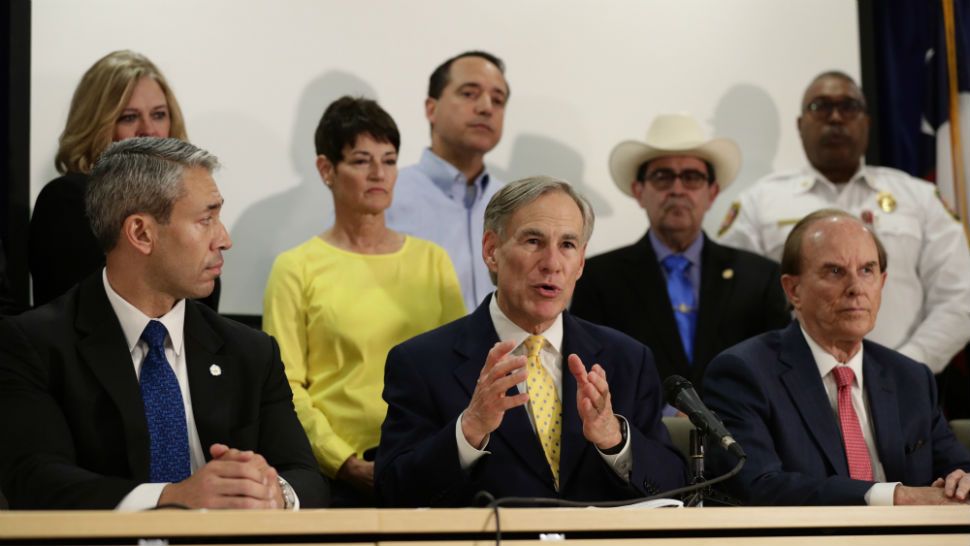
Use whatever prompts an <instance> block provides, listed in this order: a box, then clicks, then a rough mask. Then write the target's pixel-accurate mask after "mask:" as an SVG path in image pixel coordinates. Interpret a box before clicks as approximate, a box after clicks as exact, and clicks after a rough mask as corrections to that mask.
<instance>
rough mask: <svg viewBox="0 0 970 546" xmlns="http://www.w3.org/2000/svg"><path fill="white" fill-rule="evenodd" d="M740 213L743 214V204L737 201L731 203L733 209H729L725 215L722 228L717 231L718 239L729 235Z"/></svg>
mask: <svg viewBox="0 0 970 546" xmlns="http://www.w3.org/2000/svg"><path fill="white" fill-rule="evenodd" d="M739 212H741V202H740V201H735V202H733V203H731V208H729V209H728V211H727V214H725V215H724V221H723V222H721V227H720V228H719V229H718V230H717V236H718V237H720V236H722V235H724V234H725V233H727V230H729V229H731V225H732V224H734V221H735V220H736V219H737V217H738V213H739Z"/></svg>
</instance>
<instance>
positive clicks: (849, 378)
mask: <svg viewBox="0 0 970 546" xmlns="http://www.w3.org/2000/svg"><path fill="white" fill-rule="evenodd" d="M832 373H833V374H835V382H836V383H837V384H838V385H839V388H840V389H841V388H842V387H848V386H850V385H852V382H853V381H854V380H855V372H854V371H852V368H850V367H848V366H836V367H834V368H832Z"/></svg>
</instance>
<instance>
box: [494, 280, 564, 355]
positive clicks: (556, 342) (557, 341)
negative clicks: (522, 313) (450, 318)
mask: <svg viewBox="0 0 970 546" xmlns="http://www.w3.org/2000/svg"><path fill="white" fill-rule="evenodd" d="M488 313H489V315H491V317H492V324H493V325H494V326H495V333H497V334H498V339H499V340H500V341H508V340H510V339H511V340H514V341H515V347H516V349H517V348H518V347H519V346H520V345H522V343H523V342H524V341H525V339H526V338H527V337H529V336H530V335H532V332H526V331H525V330H523V329H522V328H519V326H518V325H517V324H515V323H514V322H512V321H511V320H510V319H509V318H508V317H507V316H505V313H503V312H502V309H500V308H499V306H498V292H493V293H492V301H490V302H489V304H488ZM539 335H541V336H542V337H544V338H546V343H547V344H548V345H549V346H550V347H552V348H553V349H555V351H556V352H557V353H559V352H562V313H559V316H557V317H556V320H555V321H553V323H552V325H551V326H549V328H547V329H546V331H545V332H540V334H539Z"/></svg>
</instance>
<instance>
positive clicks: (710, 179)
mask: <svg viewBox="0 0 970 546" xmlns="http://www.w3.org/2000/svg"><path fill="white" fill-rule="evenodd" d="M691 157H694V156H691ZM654 159H660V158H659V157H655V158H653V159H648V160H646V161H644V162H643V163H641V164H640V166H639V167H638V168H637V182H646V181H647V169H649V168H650V162H651V161H653V160H654ZM697 159H700V158H699V157H698V158H697ZM701 161H703V162H704V165H705V166H706V167H707V183H708V184H713V183H714V182H716V181H717V173H716V172H714V164H713V163H711V162H710V161H707V160H706V159H701Z"/></svg>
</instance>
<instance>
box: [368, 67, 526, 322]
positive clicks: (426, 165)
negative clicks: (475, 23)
mask: <svg viewBox="0 0 970 546" xmlns="http://www.w3.org/2000/svg"><path fill="white" fill-rule="evenodd" d="M508 99H509V85H508V83H506V81H505V64H504V63H503V62H502V60H501V59H499V58H498V57H496V56H494V55H492V54H490V53H486V52H484V51H466V52H464V53H461V54H459V55H456V56H454V57H452V58H450V59H448V60H447V61H445V62H444V63H442V64H441V65H440V66H439V67H438V68H436V69H435V71H434V72H433V73H432V74H431V78H430V80H429V82H428V98H427V99H425V102H424V113H425V117H427V119H428V123H430V124H431V147H430V148H427V149H425V150H424V153H423V154H422V155H421V160H420V161H419V162H418V163H417V165H412V166H410V167H407V168H404V169H401V172H400V173H399V174H398V177H397V186H396V187H395V188H394V202H393V203H392V204H391V208H389V209H387V212H386V215H387V216H386V217H387V225H388V227H390V228H391V229H395V230H397V231H401V232H404V233H407V234H409V235H414V236H415V237H420V238H422V239H427V240H429V241H433V242H435V243H437V244H438V245H440V246H441V247H442V248H444V249H445V250H446V251H448V256H449V257H450V258H451V261H452V263H453V264H454V265H455V272H456V273H457V274H458V281H459V282H460V283H461V291H462V294H463V295H464V298H465V309H468V310H469V311H470V310H472V309H475V308H476V307H478V304H479V303H481V302H482V299H484V298H485V296H487V295H488V294H489V292H491V291H492V283H491V282H490V281H489V278H488V269H487V268H486V267H485V264H484V263H483V262H482V260H481V259H480V256H479V252H480V250H481V248H480V246H479V245H480V244H481V241H482V231H483V230H482V217H483V214H484V212H485V205H486V204H487V203H488V200H489V199H491V197H492V196H493V195H495V192H497V191H498V190H499V188H501V187H502V182H500V181H499V180H496V179H495V178H494V177H492V176H491V175H490V174H489V173H488V170H486V168H485V154H487V153H488V152H490V151H491V150H492V148H494V147H495V146H496V145H498V143H499V140H501V138H502V125H503V122H504V120H505V103H506V102H507V101H508Z"/></svg>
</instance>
